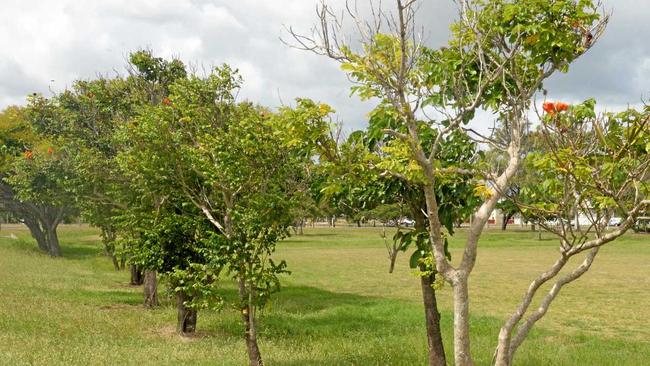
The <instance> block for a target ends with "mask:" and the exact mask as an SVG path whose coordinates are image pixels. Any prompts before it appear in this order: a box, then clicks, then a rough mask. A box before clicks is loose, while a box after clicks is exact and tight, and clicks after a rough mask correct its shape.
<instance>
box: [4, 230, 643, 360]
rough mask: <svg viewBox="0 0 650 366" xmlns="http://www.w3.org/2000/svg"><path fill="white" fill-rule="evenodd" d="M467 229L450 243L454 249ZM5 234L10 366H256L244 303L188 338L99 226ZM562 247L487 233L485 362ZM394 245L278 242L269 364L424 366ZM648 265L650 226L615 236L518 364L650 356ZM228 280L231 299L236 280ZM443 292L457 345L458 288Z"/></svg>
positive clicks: (321, 233) (419, 331)
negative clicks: (115, 256) (119, 266)
mask: <svg viewBox="0 0 650 366" xmlns="http://www.w3.org/2000/svg"><path fill="white" fill-rule="evenodd" d="M11 234H14V235H16V236H17V237H18V238H17V239H14V238H11V237H10V236H11ZM464 235H465V233H464V232H463V231H462V230H461V231H460V232H459V233H458V234H457V236H456V237H455V238H454V239H453V241H452V255H453V256H454V258H455V259H458V258H459V257H460V252H459V251H458V250H457V249H455V248H457V247H459V244H460V242H461V241H462V239H463V238H464ZM0 237H1V238H0V365H244V364H246V362H247V358H246V354H245V345H244V341H243V337H242V335H241V332H242V330H241V326H240V324H239V322H238V320H239V317H238V314H237V313H236V312H235V311H234V310H233V309H229V308H228V309H225V310H224V311H223V312H222V313H213V312H208V311H203V312H199V324H198V328H199V332H198V334H197V336H196V337H193V338H189V339H188V338H182V337H179V336H177V335H176V334H175V333H174V327H175V316H176V313H175V308H174V307H173V304H172V302H171V301H170V300H164V301H163V306H161V307H160V308H158V309H156V310H145V309H143V308H142V307H141V306H140V303H141V298H142V296H141V288H139V287H130V286H128V285H127V283H128V273H126V272H114V271H113V270H112V265H111V263H110V261H109V260H108V259H107V258H105V257H103V256H102V255H101V248H100V245H99V243H98V242H97V240H98V237H97V232H96V231H95V230H93V229H89V228H87V227H79V226H76V225H71V226H64V227H61V229H60V237H61V241H62V247H63V255H64V258H62V259H52V258H49V257H48V256H47V255H44V254H41V253H39V252H38V250H37V249H36V244H35V243H34V242H33V241H32V240H31V238H30V237H29V234H28V232H27V231H26V230H25V229H22V228H20V227H16V226H11V227H7V226H3V227H2V230H1V231H0ZM556 244H557V243H556V241H555V240H553V239H552V237H551V235H550V234H545V235H544V237H543V238H542V240H541V241H540V240H538V238H537V234H536V233H530V232H518V231H516V228H513V230H511V231H508V232H506V233H502V232H501V231H498V230H494V231H492V230H489V231H488V232H487V233H486V235H484V237H483V240H482V241H481V245H480V251H479V259H478V263H477V266H476V269H475V271H474V273H473V276H472V280H471V288H470V292H471V296H472V298H473V302H472V304H471V311H472V314H473V315H474V317H473V320H472V328H473V329H472V332H473V335H474V338H473V339H472V342H473V343H472V348H473V351H474V356H475V359H476V361H477V364H479V365H487V364H489V362H490V359H491V357H492V353H493V350H494V347H495V345H496V334H497V332H498V330H499V327H500V326H501V323H502V321H503V319H505V317H506V316H507V315H508V314H509V313H510V312H512V311H513V309H514V307H515V304H516V303H517V301H518V300H519V298H520V297H521V296H522V295H523V291H524V290H525V288H526V287H527V285H528V283H529V282H530V281H531V279H532V278H533V277H534V276H535V275H536V274H538V273H539V272H540V271H541V270H543V269H545V268H546V267H548V266H549V265H550V264H551V263H552V261H553V259H554V258H555V256H556V255H557V254H556V253H557V250H556ZM383 245H384V244H383V240H382V239H381V238H380V237H379V229H374V228H336V229H329V228H315V229H307V230H306V231H305V235H303V236H295V237H292V238H290V239H288V240H286V241H285V242H283V243H281V244H280V245H279V248H278V252H277V254H276V257H278V258H282V259H286V260H287V262H288V263H289V267H290V269H291V270H292V272H293V273H292V274H291V275H290V276H285V277H284V278H283V281H284V284H285V287H284V288H283V290H282V292H280V293H279V294H278V295H277V296H276V297H275V299H274V301H273V302H272V303H271V304H270V306H269V307H268V308H267V309H266V310H265V311H264V313H263V318H262V319H261V332H260V333H261V334H260V346H261V348H262V354H263V357H264V358H265V360H266V362H267V364H269V365H286V366H288V365H296V366H298V365H425V364H426V337H425V333H424V324H423V311H422V307H421V304H420V293H419V282H418V279H417V278H416V277H414V276H413V275H412V274H411V271H410V270H409V268H408V265H407V260H408V258H407V255H402V256H401V257H400V258H399V260H398V264H397V266H396V271H395V273H393V274H388V273H387V270H388V259H387V254H386V249H385V248H384V246H383ZM576 262H577V261H576ZM649 275H650V235H635V234H630V235H627V236H626V237H624V238H622V239H621V240H619V241H618V242H616V243H615V244H613V245H610V246H609V247H606V248H605V249H604V250H603V251H601V254H600V255H599V257H598V258H597V259H596V262H595V263H594V266H593V268H592V270H591V271H590V272H588V273H587V274H586V275H585V276H584V277H583V278H582V279H580V280H578V281H577V282H575V283H573V284H571V285H569V286H567V287H566V288H565V289H564V290H563V292H562V293H561V294H560V296H559V298H558V299H557V300H556V301H555V303H554V304H553V305H552V306H551V309H550V311H549V314H548V315H547V317H546V318H544V319H543V320H542V321H541V322H540V323H539V327H537V328H535V331H534V332H533V333H532V334H531V337H530V338H529V339H528V340H527V341H526V342H525V343H524V345H523V346H522V348H521V349H520V351H519V353H518V354H517V357H516V364H517V365H571V366H573V365H635V366H636V365H646V364H649V363H650V308H649V304H650V276H649ZM224 291H225V292H226V293H227V294H228V295H229V296H232V292H233V290H232V286H230V285H227V286H225V288H224ZM162 295H164V294H162ZM438 296H439V301H440V303H441V307H442V313H443V332H444V334H443V336H444V337H445V338H446V339H447V341H448V342H447V344H446V347H447V350H448V352H449V351H450V350H451V342H450V341H451V313H450V308H451V291H450V288H449V287H448V286H447V287H444V288H443V289H442V290H440V291H439V292H438ZM163 298H164V296H163ZM449 358H453V357H449Z"/></svg>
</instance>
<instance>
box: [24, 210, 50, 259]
mask: <svg viewBox="0 0 650 366" xmlns="http://www.w3.org/2000/svg"><path fill="white" fill-rule="evenodd" d="M24 223H25V226H27V228H28V229H29V232H30V234H32V238H34V239H35V240H36V243H37V244H38V248H39V249H40V250H42V251H44V252H48V253H49V251H50V248H49V247H48V245H47V241H46V240H45V233H44V232H43V229H42V228H41V227H40V225H39V224H38V222H36V221H34V220H31V219H27V218H26V219H24Z"/></svg>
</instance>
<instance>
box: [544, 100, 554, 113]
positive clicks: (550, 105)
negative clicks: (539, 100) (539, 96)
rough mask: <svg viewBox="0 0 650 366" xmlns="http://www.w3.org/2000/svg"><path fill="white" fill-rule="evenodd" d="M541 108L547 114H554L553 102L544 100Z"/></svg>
mask: <svg viewBox="0 0 650 366" xmlns="http://www.w3.org/2000/svg"><path fill="white" fill-rule="evenodd" d="M542 108H543V109H544V112H546V113H548V114H555V104H553V103H551V102H546V103H544V104H543V105H542Z"/></svg>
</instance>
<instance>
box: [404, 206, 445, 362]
mask: <svg viewBox="0 0 650 366" xmlns="http://www.w3.org/2000/svg"><path fill="white" fill-rule="evenodd" d="M423 206H425V205H424V204H420V205H415V204H414V205H412V207H411V214H412V215H413V218H414V219H415V225H414V226H415V230H416V231H426V230H427V226H426V222H427V219H426V217H425V216H424V213H423V212H426V208H425V207H423ZM419 267H420V271H422V272H425V271H427V268H425V266H424V264H420V265H419ZM434 281H435V275H434V274H432V275H429V276H422V277H421V278H420V285H421V287H422V304H423V305H424V319H425V324H426V328H427V344H428V351H429V352H428V360H429V366H445V365H447V360H446V356H445V346H444V345H443V343H442V333H441V332H440V311H438V301H437V299H436V291H435V290H434V289H433V287H432V285H433V283H434Z"/></svg>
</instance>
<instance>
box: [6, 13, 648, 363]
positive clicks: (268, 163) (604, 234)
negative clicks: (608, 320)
mask: <svg viewBox="0 0 650 366" xmlns="http://www.w3.org/2000/svg"><path fill="white" fill-rule="evenodd" d="M416 3H417V2H416V1H414V0H410V1H405V0H396V5H397V7H396V9H395V10H394V11H393V12H389V11H388V10H386V9H383V8H377V9H375V10H376V11H375V12H373V14H374V15H375V18H374V19H370V20H363V18H362V16H361V15H360V14H357V13H355V12H354V11H353V9H354V7H348V9H349V15H350V17H349V19H352V20H353V24H354V25H355V26H356V29H357V31H358V33H357V34H358V36H359V42H355V43H353V44H348V43H347V42H348V40H350V37H348V36H347V35H345V34H343V33H342V28H341V27H342V24H344V23H343V22H342V19H338V18H336V17H335V16H334V14H338V13H337V12H335V11H333V10H332V9H331V8H330V7H329V6H327V5H326V4H324V3H323V4H322V5H321V7H319V12H318V14H319V16H320V19H319V22H318V24H319V26H317V27H316V28H314V30H313V33H312V34H307V35H302V34H299V33H296V32H294V31H293V30H291V29H290V30H289V34H290V35H291V36H293V40H294V42H293V44H294V45H295V46H297V47H299V48H304V49H307V50H310V51H314V52H317V53H319V54H323V55H326V56H328V57H330V58H332V59H334V60H336V61H338V62H340V63H341V67H342V69H343V70H344V71H345V72H346V73H347V74H348V76H349V78H350V79H351V80H352V81H353V82H354V85H353V87H352V92H354V93H356V94H357V95H359V96H360V97H361V98H362V99H372V100H375V101H377V102H378V103H377V106H376V107H375V108H374V110H373V111H372V112H371V113H370V115H369V123H368V127H367V128H366V129H365V130H362V131H356V132H353V133H351V134H350V135H349V136H347V138H346V139H345V140H344V141H341V140H340V138H339V136H340V131H338V130H337V129H336V126H334V125H332V123H331V120H332V119H331V116H332V114H333V113H334V111H333V110H332V109H331V108H330V107H329V106H327V105H325V104H319V103H315V102H313V101H311V100H308V99H298V100H297V102H296V104H295V106H293V107H281V108H279V109H278V110H271V109H269V108H266V107H263V106H259V105H256V104H254V103H251V102H249V101H239V100H238V99H237V95H238V91H239V89H240V87H241V83H242V79H241V78H240V76H239V75H238V73H237V71H236V70H234V69H232V68H230V67H229V66H226V65H224V66H221V67H218V68H215V69H214V70H212V71H211V72H210V73H209V74H208V75H203V76H200V75H198V74H196V73H193V72H190V70H188V69H187V67H186V66H185V65H184V64H183V63H182V62H180V61H179V60H164V59H162V58H158V57H155V56H154V55H152V53H151V52H148V51H139V52H135V53H133V54H132V55H131V56H130V59H129V65H128V68H127V75H126V76H119V75H118V76H115V77H111V78H108V77H104V78H98V79H95V80H82V81H78V82H76V83H75V84H74V85H73V86H72V87H71V88H70V89H69V90H66V91H64V92H62V93H59V94H56V95H54V96H53V97H51V98H45V97H43V96H41V95H33V96H31V97H30V98H29V100H28V105H27V106H25V107H12V108H9V109H7V110H5V111H4V112H3V113H2V115H0V123H1V124H0V130H1V131H0V133H1V134H2V141H3V144H2V149H3V151H2V152H3V154H2V158H3V160H2V183H1V184H0V186H1V187H2V200H3V201H2V203H3V206H4V208H5V209H6V210H10V211H11V212H12V213H13V214H14V215H15V216H16V217H18V218H20V219H21V220H22V221H23V222H24V223H25V224H26V225H27V226H28V227H29V228H30V231H31V233H32V235H33V236H34V238H35V239H36V241H37V242H38V245H39V247H40V248H41V249H43V250H46V251H48V252H49V253H50V254H51V255H53V256H58V255H60V254H61V250H60V247H59V245H58V239H57V236H56V226H57V225H58V223H60V222H61V221H62V220H63V219H64V218H65V217H66V216H67V215H71V214H80V215H82V217H83V218H84V219H85V220H87V221H88V222H90V223H91V224H93V225H94V226H96V227H98V228H99V229H100V230H101V238H102V243H103V246H104V251H105V253H106V255H107V256H108V257H110V258H111V259H112V262H113V264H114V267H115V268H116V269H123V268H124V267H125V266H126V265H127V264H128V265H129V266H130V268H131V274H132V276H131V277H132V278H131V282H132V283H134V284H139V283H142V282H144V284H145V286H144V298H145V305H147V306H155V305H156V304H157V275H162V276H163V277H164V278H165V279H166V283H167V284H168V286H169V287H170V289H171V291H172V293H173V294H175V296H176V299H177V308H178V330H179V332H181V333H188V332H193V331H194V330H195V329H196V320H197V311H198V310H199V309H202V308H213V309H221V308H223V307H224V306H226V304H230V305H231V306H233V307H234V308H235V309H236V310H237V311H238V312H239V313H240V314H241V320H242V324H243V328H244V334H245V340H246V345H247V350H248V355H249V359H250V364H251V365H255V366H258V365H262V363H263V362H262V357H261V352H260V349H259V347H258V343H257V325H256V324H257V319H258V312H259V310H260V309H261V308H262V307H263V306H264V305H265V304H266V303H267V302H268V300H269V299H270V297H271V296H272V295H273V293H275V292H277V291H278V290H279V288H280V281H279V276H280V275H281V274H282V273H286V272H287V267H286V263H284V261H277V260H274V259H273V253H274V251H275V246H276V244H277V243H278V242H279V241H280V240H281V239H283V238H284V237H286V236H287V235H289V229H290V228H291V227H296V226H299V227H302V225H303V224H304V221H305V217H309V216H317V215H323V213H322V212H323V210H321V209H319V207H320V208H322V207H323V205H325V206H326V207H328V209H326V210H325V211H327V214H328V215H335V214H337V213H345V214H346V215H347V216H349V217H353V216H355V215H360V213H363V214H369V213H370V214H371V215H373V216H374V217H378V218H381V217H384V218H386V219H387V220H388V219H389V218H393V219H394V218H395V216H409V217H411V218H412V219H413V220H414V222H415V224H414V227H413V228H412V229H403V228H399V230H398V231H397V233H396V234H395V235H394V236H393V237H392V238H385V240H386V242H387V249H388V257H389V259H390V270H391V271H392V269H393V266H394V264H395V259H396V257H397V255H398V254H399V253H400V252H406V251H410V252H411V254H410V260H409V263H410V266H411V267H412V268H414V269H417V270H418V272H419V274H420V282H421V287H422V299H423V304H424V308H425V319H426V329H427V335H428V345H429V350H428V351H429V363H430V364H431V365H445V364H446V363H447V356H446V353H445V350H444V347H443V342H442V339H443V338H442V334H441V332H440V313H439V311H438V307H437V300H436V291H437V290H439V289H440V288H441V287H442V286H443V285H444V284H445V283H446V284H447V285H449V286H450V287H451V289H452V292H453V303H454V309H453V310H454V350H453V355H454V357H453V358H454V361H455V364H456V365H472V364H473V360H472V356H471V348H470V329H469V322H470V312H469V304H470V294H469V291H468V281H469V278H470V275H471V273H472V269H473V267H474V265H475V263H476V260H477V250H478V243H479V239H480V237H481V234H482V231H483V228H484V227H485V225H486V223H487V220H488V217H489V216H490V215H491V214H492V212H493V211H494V210H495V208H496V207H497V205H501V206H502V207H509V208H508V210H510V211H514V210H516V211H518V212H521V213H522V214H523V215H525V217H526V218H527V219H528V220H530V221H531V222H534V223H536V224H538V225H540V226H543V227H545V228H546V229H547V230H548V231H551V232H553V233H555V234H556V235H557V236H558V238H559V243H560V246H559V252H560V255H559V257H558V259H557V261H556V262H555V263H554V264H552V266H551V267H549V269H548V270H547V271H545V272H544V273H542V274H541V275H540V276H539V277H538V278H537V279H535V280H534V281H533V282H532V283H531V285H530V287H529V288H528V290H527V291H526V292H525V294H524V297H523V299H522V302H521V304H519V306H518V308H517V309H516V310H515V311H514V312H513V314H512V315H511V316H510V317H509V318H508V319H507V321H506V323H505V324H504V326H503V327H502V329H501V332H500V334H499V339H498V341H497V344H498V345H497V348H496V350H495V357H494V363H495V364H497V365H509V364H511V363H512V360H513V357H514V354H515V352H516V350H517V349H518V347H519V346H520V344H521V343H522V342H523V340H524V339H525V338H526V336H527V335H528V333H529V331H530V329H531V328H532V326H533V325H534V324H535V323H536V322H537V321H539V319H541V318H542V317H543V316H544V314H545V313H546V311H547V310H548V308H549V306H550V304H551V302H552V301H553V300H554V299H555V297H556V296H557V294H558V293H559V291H560V290H561V289H562V287H563V286H564V285H566V284H567V283H570V282H572V281H574V280H576V279H577V278H579V277H580V276H581V275H582V274H584V273H585V272H586V271H587V270H588V269H589V267H590V266H591V264H592V263H593V260H594V258H595V256H596V255H597V253H598V250H599V248H600V247H601V246H602V245H604V244H606V243H608V242H611V241H613V240H614V239H616V238H617V237H619V236H621V235H623V234H624V233H625V232H626V231H627V230H628V229H629V228H630V227H632V226H633V225H634V223H635V221H636V219H637V218H638V217H640V216H642V215H643V214H644V213H645V212H646V211H647V210H648V206H649V205H650V202H649V200H648V193H649V191H650V187H649V180H650V177H649V176H650V173H649V171H650V157H649V156H650V155H649V152H650V122H649V118H650V109H648V108H646V109H643V110H628V111H625V112H622V113H616V114H614V113H609V114H602V115H598V114H596V113H595V111H594V108H595V102H594V101H591V100H589V101H586V102H584V103H582V104H576V105H573V106H569V105H566V104H564V103H551V102H547V103H545V104H544V105H543V112H540V113H538V114H537V116H538V117H539V122H540V123H539V125H538V127H536V128H533V127H532V126H531V124H532V122H531V115H532V114H531V113H530V112H531V109H533V110H534V109H535V108H532V107H534V103H533V101H534V97H535V96H536V95H537V94H538V92H539V91H540V90H542V84H543V82H544V80H546V79H547V78H548V77H550V76H551V75H553V74H554V73H555V72H558V71H566V70H567V69H568V66H569V64H571V63H572V62H573V61H574V60H575V59H577V58H578V57H579V56H581V55H582V54H584V53H585V52H586V51H587V50H588V49H589V48H590V47H592V45H593V44H594V42H595V41H596V40H597V39H598V37H599V36H600V34H601V33H602V31H603V29H604V26H605V24H606V22H607V18H606V17H605V18H602V17H601V16H600V14H599V9H598V7H597V4H594V3H593V2H592V1H589V0H579V1H563V0H562V1H561V0H557V1H533V0H512V1H506V0H489V1H488V0H462V1H459V2H458V5H459V18H458V20H457V21H456V22H454V23H453V25H452V27H451V30H452V32H451V38H450V40H449V42H448V44H447V46H446V47H442V48H439V49H431V48H428V47H426V46H425V45H424V44H423V43H422V41H421V38H420V37H419V34H418V33H417V32H416V30H417V29H418V28H417V27H416V24H415V20H416V5H417V4H416ZM346 29H348V28H346ZM479 109H482V110H485V111H489V112H492V113H493V115H494V116H495V119H496V122H495V128H494V129H493V132H492V133H490V134H484V133H482V132H481V131H476V130H474V129H473V128H472V127H471V124H470V122H472V121H473V120H474V119H475V114H476V112H477V111H478V110H479ZM578 212H582V213H586V214H587V216H588V219H589V222H590V223H591V224H590V225H589V226H588V227H580V226H577V227H574V226H573V225H571V220H572V218H573V217H575V215H576V214H577V213H578ZM396 213H397V214H396ZM613 215H617V216H621V217H623V218H624V220H623V223H622V224H621V226H619V227H618V228H617V229H616V230H614V231H607V230H606V224H607V221H608V218H609V217H611V216H613ZM470 218H471V225H470V228H469V231H468V237H467V240H466V243H465V245H464V246H463V248H462V253H460V258H452V257H451V254H450V251H449V249H448V239H449V237H450V236H452V235H454V224H455V223H457V222H459V221H460V222H462V221H465V220H468V219H470ZM357 219H358V220H361V219H362V218H359V217H357ZM550 222H555V224H554V225H550V224H549V223H550ZM574 256H582V257H583V262H582V263H581V264H580V265H579V266H578V267H576V268H575V269H574V270H572V271H569V272H568V274H567V272H566V271H565V272H564V273H565V274H563V275H561V276H560V271H561V270H563V269H564V267H566V266H567V265H568V264H569V263H570V259H571V258H572V257H574ZM452 259H453V261H452ZM228 281H231V282H232V283H233V284H234V285H235V287H236V288H237V291H236V292H237V294H236V296H234V297H233V298H230V297H228V296H227V295H226V294H227V292H224V291H223V290H222V288H223V284H224V282H228ZM547 282H552V283H553V286H552V287H551V289H550V290H549V292H548V293H547V294H545V295H543V296H542V299H541V301H540V303H539V307H537V308H535V310H529V309H531V306H532V304H533V300H535V298H536V295H537V294H538V292H539V289H540V288H541V286H542V285H544V284H545V283H547Z"/></svg>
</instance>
